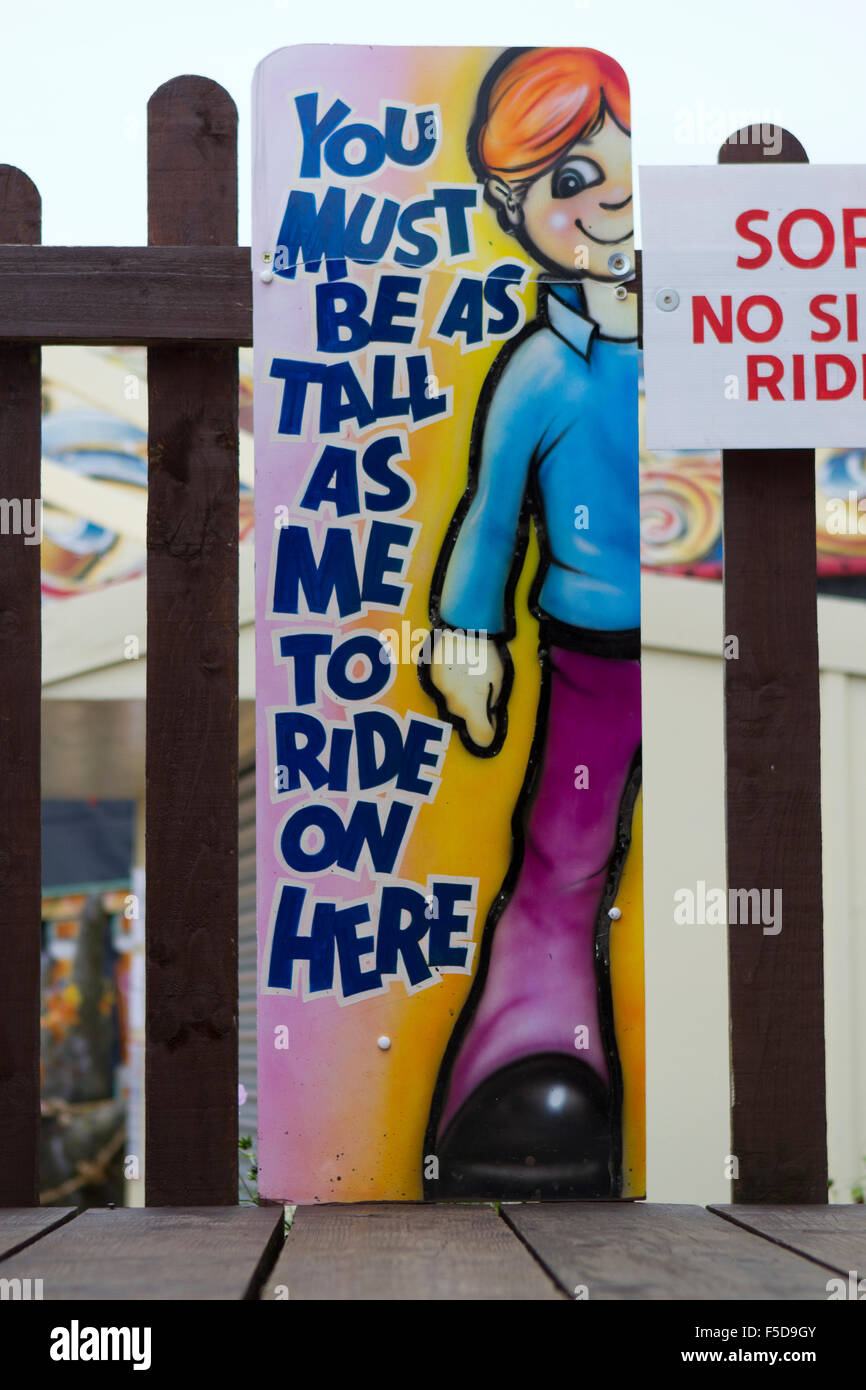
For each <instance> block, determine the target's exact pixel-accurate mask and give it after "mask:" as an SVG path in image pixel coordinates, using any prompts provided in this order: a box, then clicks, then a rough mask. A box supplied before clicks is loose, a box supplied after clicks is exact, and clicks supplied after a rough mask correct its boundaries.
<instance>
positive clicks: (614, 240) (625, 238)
mask: <svg viewBox="0 0 866 1390" xmlns="http://www.w3.org/2000/svg"><path fill="white" fill-rule="evenodd" d="M574 225H575V227H579V228H580V230H581V231H582V232H583V235H584V236H588V237H589V239H590V241H594V242H595V243H596V245H598V246H618V245H619V243H620V242H621V241H628V239H629V237H631V236H634V227H632V228H631V230H630V231H628V232H626V234H625V236H615V237H611V239H610V241H605V239H604V237H600V236H593V234H592V232H588V231H587V230H586V227H584V225H583V223H582V222H581V220H580V218H578V219H577V221H576V222H575V224H574Z"/></svg>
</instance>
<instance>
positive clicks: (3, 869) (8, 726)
mask: <svg viewBox="0 0 866 1390" xmlns="http://www.w3.org/2000/svg"><path fill="white" fill-rule="evenodd" d="M41 239H42V203H41V199H40V197H39V192H38V190H37V189H36V188H35V187H34V185H33V184H32V183H31V182H30V179H29V178H28V177H27V175H26V174H22V172H21V170H20V169H14V168H12V167H11V166H10V165H8V164H3V165H0V242H7V243H28V244H35V243H37V242H39V241H41ZM41 360H42V354H41V352H40V350H39V348H38V347H20V346H18V345H16V344H12V343H4V344H2V345H0V477H2V485H0V493H2V497H3V504H4V506H5V508H6V510H5V513H4V516H3V532H2V534H0V747H2V749H3V776H2V777H0V901H2V904H3V916H2V923H0V1153H2V1155H3V1163H2V1166H0V1206H5V1207H10V1206H32V1205H35V1204H36V1203H38V1201H39V965H40V945H41V943H40V919H41V911H42V830H41V812H40V798H41V790H40V764H41V758H40V737H41V719H40V710H41V698H42V612H41V588H40V583H41V572H40V547H39V545H38V544H34V543H30V544H28V543H27V537H26V536H25V535H24V534H23V531H22V526H21V522H20V520H19V521H18V523H17V524H16V521H15V518H16V515H17V516H18V517H19V518H20V517H21V516H22V513H23V516H24V519H25V520H26V519H27V516H28V513H27V512H26V509H27V507H28V505H29V507H30V512H29V519H30V521H31V523H32V522H33V521H35V522H36V523H37V524H38V525H39V532H40V534H41V513H40V512H37V511H36V510H35V504H36V502H37V500H38V499H40V498H41V496H42V480H41V470H40V462H41V456H42V447H41V440H42V379H41ZM19 507H20V508H21V509H22V511H21V512H19V511H18V510H17V509H18V508H19ZM32 534H33V532H32V530H31V536H32Z"/></svg>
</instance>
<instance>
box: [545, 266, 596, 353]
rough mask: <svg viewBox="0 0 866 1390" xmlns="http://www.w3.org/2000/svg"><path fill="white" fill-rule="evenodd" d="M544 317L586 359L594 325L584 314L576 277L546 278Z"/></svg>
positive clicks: (594, 332)
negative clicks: (547, 279)
mask: <svg viewBox="0 0 866 1390" xmlns="http://www.w3.org/2000/svg"><path fill="white" fill-rule="evenodd" d="M547 285H548V292H547V317H548V321H549V323H550V326H551V328H552V329H553V331H554V333H558V334H559V336H560V338H564V339H565V341H566V342H567V343H568V345H569V346H570V347H573V348H574V350H575V352H579V353H580V355H581V357H585V358H586V360H587V362H588V361H589V354H590V350H591V347H592V340H593V338H594V337H595V335H596V333H597V332H598V324H597V323H596V322H595V320H594V319H591V318H589V317H588V316H587V313H586V305H585V301H584V297H583V290H582V289H581V288H580V285H579V284H578V283H577V281H576V280H571V281H558V282H553V281H548V282H547Z"/></svg>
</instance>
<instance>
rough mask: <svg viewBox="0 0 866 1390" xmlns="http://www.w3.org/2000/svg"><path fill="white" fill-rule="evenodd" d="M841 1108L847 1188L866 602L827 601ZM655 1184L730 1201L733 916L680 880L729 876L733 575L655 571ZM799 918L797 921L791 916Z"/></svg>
mask: <svg viewBox="0 0 866 1390" xmlns="http://www.w3.org/2000/svg"><path fill="white" fill-rule="evenodd" d="M818 614H819V616H818V628H819V641H820V662H821V739H822V822H823V846H824V855H823V859H824V914H825V991H826V1008H825V1018H826V1034H827V1108H828V1146H829V1166H830V1174H831V1177H832V1178H833V1179H834V1197H835V1199H836V1200H841V1201H850V1200H851V1187H852V1185H853V1184H854V1183H855V1182H856V1181H857V1180H858V1179H859V1178H861V1177H862V1176H863V1173H864V1168H866V1163H864V1160H863V1157H862V1156H863V1155H864V1154H866V1057H864V1052H866V1022H864V1013H866V854H864V853H863V847H864V845H866V777H864V773H866V605H864V604H862V603H857V602H850V601H847V600H844V599H837V598H823V597H822V598H820V599H819V600H818ZM643 633H644V660H643V693H644V803H645V868H644V878H645V893H646V909H645V911H646V933H647V948H646V972H647V1192H648V1196H649V1197H650V1198H651V1199H652V1200H654V1201H668V1202H684V1201H692V1202H710V1201H728V1200H730V1189H729V1184H728V1183H727V1181H726V1179H725V1176H724V1163H725V1158H726V1156H727V1154H728V1153H729V1151H730V1131H729V1116H728V1103H729V1090H728V1011H727V954H726V928H724V927H711V926H693V927H689V926H677V925H676V924H675V923H674V920H673V906H674V903H673V893H674V891H675V889H676V888H680V887H692V888H694V886H695V884H696V882H697V880H699V879H703V880H704V881H705V883H706V884H707V885H708V886H714V887H723V886H724V885H725V882H726V879H725V855H724V760H723V759H724V752H723V749H724V744H723V724H722V714H723V706H722V682H723V669H722V667H723V662H722V658H721V650H722V638H723V628H722V595H721V586H720V585H718V584H709V583H706V582H704V581H699V580H688V579H681V578H676V579H674V578H668V577H663V576H659V575H648V576H645V579H644V585H643ZM783 930H784V928H783Z"/></svg>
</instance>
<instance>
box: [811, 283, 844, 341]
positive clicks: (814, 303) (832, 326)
mask: <svg viewBox="0 0 866 1390" xmlns="http://www.w3.org/2000/svg"><path fill="white" fill-rule="evenodd" d="M835 303H836V296H835V294H816V295H815V297H814V299H810V300H809V312H810V313H811V314H812V316H813V317H814V318H816V319H820V320H821V322H822V323H824V324H826V332H824V333H819V332H818V330H817V329H816V328H813V329H812V338H813V340H814V341H815V342H816V343H829V342H830V341H831V340H832V339H833V338H838V336H839V333H840V331H841V328H842V325H841V323H840V322H839V320H838V319H837V318H836V315H835V314H828V313H827V312H826V311H825V310H824V309H822V307H821V305H822V304H835Z"/></svg>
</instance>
